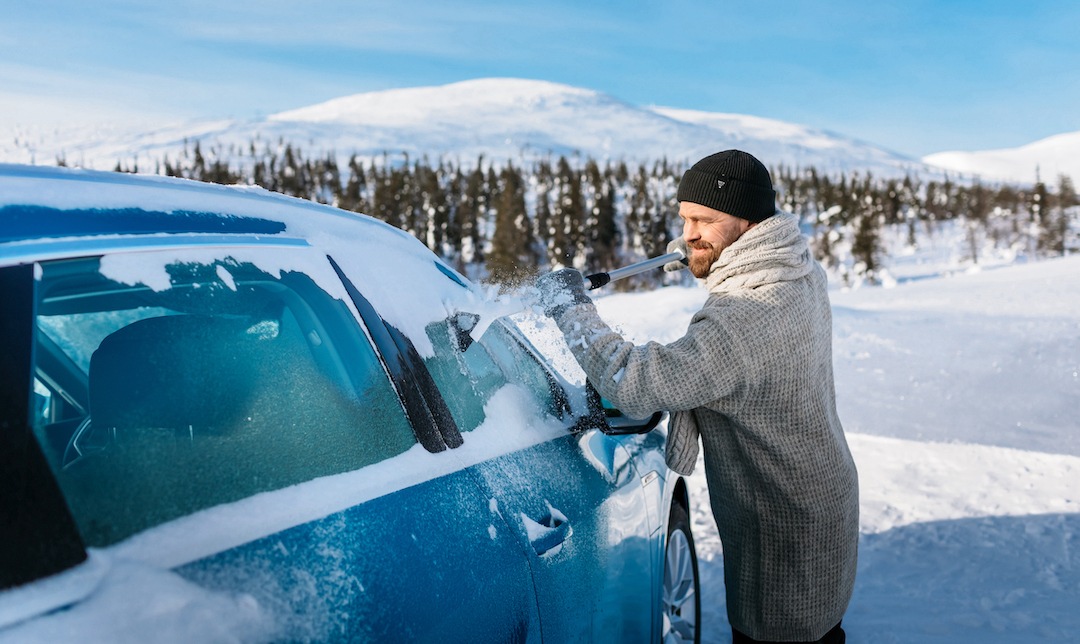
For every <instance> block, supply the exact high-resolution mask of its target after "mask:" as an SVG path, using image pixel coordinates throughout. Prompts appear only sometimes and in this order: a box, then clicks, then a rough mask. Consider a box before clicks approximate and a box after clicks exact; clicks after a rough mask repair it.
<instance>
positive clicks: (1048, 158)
mask: <svg viewBox="0 0 1080 644" xmlns="http://www.w3.org/2000/svg"><path fill="white" fill-rule="evenodd" d="M923 161H924V162H925V163H928V164H931V165H935V166H939V167H942V168H947V169H950V170H955V171H957V172H962V173H966V174H977V175H979V176H982V177H985V178H986V179H990V180H1004V181H1017V182H1023V183H1034V182H1035V178H1036V173H1037V174H1038V176H1039V177H1040V178H1041V179H1042V180H1043V181H1045V182H1046V183H1048V184H1050V185H1057V181H1058V175H1060V174H1065V175H1068V176H1069V177H1071V178H1072V180H1073V182H1074V183H1075V182H1077V181H1080V131H1077V132H1068V133H1066V134H1058V135H1056V136H1051V137H1047V138H1045V139H1041V140H1039V141H1035V142H1034V143H1030V144H1028V145H1024V146H1021V147H1018V148H1007V149H1002V150H983V151H981V152H939V153H937V154H931V155H929V156H926V157H923Z"/></svg>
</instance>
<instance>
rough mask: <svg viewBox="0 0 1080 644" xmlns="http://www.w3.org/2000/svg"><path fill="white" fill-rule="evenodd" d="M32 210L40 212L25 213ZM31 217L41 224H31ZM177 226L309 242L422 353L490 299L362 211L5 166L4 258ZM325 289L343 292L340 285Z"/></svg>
mask: <svg viewBox="0 0 1080 644" xmlns="http://www.w3.org/2000/svg"><path fill="white" fill-rule="evenodd" d="M28 209H30V210H35V212H33V213H31V215H34V216H36V217H38V218H37V219H34V216H28V215H27V210H28ZM19 213H21V214H22V217H21V219H19V217H18V215H19ZM17 219H19V220H18V221H16V220H17ZM31 219H34V221H36V223H33V224H30V223H27V222H28V221H29V220H31ZM176 233H184V234H185V235H188V236H189V237H191V238H192V239H195V238H197V237H198V235H200V234H210V233H213V234H214V235H215V236H216V237H218V238H221V237H222V236H225V237H227V236H228V235H237V236H240V235H243V236H245V237H247V238H251V237H253V236H255V237H258V238H260V239H265V240H267V241H268V242H270V244H269V245H273V241H274V240H275V238H281V240H282V241H284V240H287V239H293V240H296V239H302V240H306V242H307V243H308V244H309V245H311V246H313V247H315V248H317V249H319V250H320V251H322V252H323V253H325V254H329V255H330V256H332V257H333V258H334V260H335V261H336V262H337V263H338V264H339V265H340V266H341V268H342V269H343V270H344V272H345V273H346V275H349V276H351V277H352V278H353V279H357V280H364V283H358V284H356V286H357V288H359V289H360V290H361V292H362V293H363V294H364V296H365V297H367V298H368V299H369V300H370V301H371V303H372V305H373V306H375V308H376V310H378V311H379V312H380V314H381V315H382V316H383V318H384V319H386V321H387V322H389V323H390V324H392V325H394V326H395V327H397V328H398V329H400V330H402V331H403V332H405V333H406V335H408V336H409V337H410V338H411V339H412V340H413V342H414V343H415V344H416V348H417V350H418V351H419V352H420V354H421V355H423V356H429V355H432V354H433V348H432V347H431V345H430V342H429V340H428V338H427V336H426V333H425V331H424V329H425V328H426V326H427V325H428V324H430V323H431V322H435V321H439V320H443V319H446V318H447V317H449V316H450V315H452V314H454V313H456V312H460V311H469V312H472V313H478V314H480V315H481V316H486V313H487V312H488V311H487V309H489V308H490V306H491V303H489V302H487V301H486V300H485V298H484V296H483V294H482V292H481V290H480V289H479V288H478V287H476V286H475V285H472V284H471V283H469V282H468V281H467V280H466V279H465V278H464V277H462V276H460V275H458V274H457V273H456V272H455V271H453V270H452V269H451V268H450V267H448V266H446V264H445V263H443V262H442V261H441V260H439V259H438V258H437V257H436V256H435V255H434V254H433V253H432V252H431V251H429V250H428V249H427V247H425V246H424V245H423V244H421V243H420V241H419V240H417V239H416V238H415V237H413V236H412V235H410V234H408V233H406V232H404V231H401V230H399V229H397V228H394V227H392V226H390V225H388V224H386V223H384V222H381V221H378V220H376V219H374V218H372V217H368V216H366V215H360V214H356V213H350V212H346V211H343V210H340V209H337V208H333V207H330V206H326V205H321V204H316V203H314V202H310V201H306V200H302V199H297V198H294V197H288V196H285V195H281V194H277V193H272V192H269V191H267V190H264V189H262V188H258V187H250V186H222V185H215V184H208V183H202V182H197V181H190V180H186V179H176V178H170V177H160V176H156V175H131V174H123V173H117V172H101V171H91V170H77V169H69V168H52V167H37V166H18V165H4V164H0V265H3V264H10V263H18V262H16V261H12V260H10V259H9V258H7V257H5V249H7V251H8V252H9V254H14V252H15V251H16V250H17V249H18V248H20V247H22V248H23V249H24V250H25V248H26V247H27V245H28V244H29V243H31V242H33V243H34V244H37V245H38V247H41V246H42V244H44V245H48V244H51V243H56V242H59V241H60V240H70V239H72V238H76V239H89V240H92V241H98V240H103V238H104V237H112V238H116V237H123V238H125V239H126V238H132V237H142V238H148V239H149V238H151V237H153V238H155V241H157V242H159V243H160V241H161V240H160V238H161V237H162V236H163V235H164V236H165V237H168V235H169V234H176ZM102 246H103V247H108V244H107V243H105V242H104V241H102ZM99 252H100V251H99ZM31 258H32V259H33V256H31ZM19 261H26V260H25V258H23V259H22V260H19ZM260 266H261V267H262V268H264V269H265V268H266V267H265V266H262V265H260ZM294 268H295V265H294V264H289V265H288V266H286V265H283V266H281V267H278V270H279V271H280V270H289V269H294ZM132 270H133V271H137V266H133V267H132ZM327 290H328V292H331V293H336V292H339V291H340V285H339V286H338V287H337V288H328V289H327ZM493 315H496V316H497V314H493ZM486 317H490V316H486Z"/></svg>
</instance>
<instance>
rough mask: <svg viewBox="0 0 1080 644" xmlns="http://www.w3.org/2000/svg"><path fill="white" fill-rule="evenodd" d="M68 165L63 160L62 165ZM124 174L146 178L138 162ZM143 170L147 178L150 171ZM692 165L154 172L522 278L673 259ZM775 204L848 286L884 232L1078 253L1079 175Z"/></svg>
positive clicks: (815, 186)
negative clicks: (270, 196)
mask: <svg viewBox="0 0 1080 644" xmlns="http://www.w3.org/2000/svg"><path fill="white" fill-rule="evenodd" d="M60 163H61V164H63V162H62V161H61V162H60ZM115 170H117V171H120V172H138V171H140V168H139V167H138V166H137V165H136V164H131V165H125V164H122V163H118V164H117V166H116V168H115ZM141 170H143V171H145V170H146V168H145V167H144V168H142V169H141ZM684 170H685V166H683V165H682V164H678V163H669V162H668V161H667V160H664V159H661V160H658V161H656V162H653V163H650V164H635V165H632V166H631V165H629V164H627V163H625V162H621V161H616V162H604V163H602V164H601V162H598V161H596V160H594V159H591V158H586V159H581V158H577V157H575V158H572V159H567V158H566V157H559V158H558V159H540V160H536V161H531V162H527V163H526V162H518V163H517V164H515V163H513V162H502V163H496V162H491V161H488V160H486V159H484V158H483V157H480V158H478V159H475V160H470V161H469V162H466V163H461V162H458V161H452V160H449V159H447V158H440V159H438V160H437V161H434V162H432V161H430V160H429V159H428V158H426V157H425V158H421V159H410V158H408V157H407V156H394V157H392V156H390V155H384V156H382V157H377V158H369V159H366V160H364V159H361V158H359V157H357V156H352V157H350V158H348V160H347V161H345V162H339V157H338V156H337V155H335V154H333V153H326V154H320V155H313V156H307V155H305V154H304V153H303V152H302V151H301V150H300V149H299V148H298V147H295V146H293V145H292V144H289V143H286V142H279V144H278V145H275V146H269V145H265V144H264V145H263V146H262V147H259V146H257V145H256V143H255V142H252V143H251V144H250V145H248V146H247V147H246V149H237V148H236V147H230V148H219V147H212V148H210V149H206V150H204V149H203V147H202V145H201V144H200V143H199V142H195V143H194V144H191V145H185V146H184V149H183V151H182V152H180V153H178V155H177V156H176V157H175V158H168V157H165V158H163V159H161V160H159V161H157V162H155V163H154V168H153V171H154V172H155V173H156V174H163V175H167V176H174V177H183V178H188V179H196V180H200V181H209V182H214V183H222V184H247V185H258V186H261V187H263V188H266V189H268V190H272V191H275V192H280V193H284V194H287V195H291V196H295V197H300V198H303V199H309V200H312V201H316V202H319V203H324V204H331V205H334V206H337V207H339V208H342V209H345V210H350V211H354V212H360V213H365V214H367V215H371V216H373V217H375V218H378V219H381V220H382V221H385V222H387V223H389V224H390V225H392V226H396V227H398V228H401V229H403V230H406V231H408V232H409V233H411V234H412V235H414V236H415V237H417V238H418V239H419V240H421V241H422V242H423V243H425V244H426V245H427V246H428V248H430V249H431V250H433V251H434V252H435V253H437V254H438V255H440V256H441V257H443V258H444V259H445V260H446V261H447V262H449V263H450V264H452V265H454V266H455V267H456V268H457V269H458V270H460V271H461V272H462V273H464V274H466V275H468V276H469V277H471V278H473V279H476V280H480V281H489V282H500V283H516V282H518V281H520V280H523V279H529V278H531V277H533V276H535V275H536V274H538V273H540V272H543V271H547V270H550V269H551V268H553V267H555V266H571V267H574V268H578V269H580V270H582V271H583V272H585V273H591V272H598V271H603V270H610V269H612V268H616V267H618V266H621V265H625V264H628V263H631V262H634V261H639V260H641V259H644V258H646V257H653V256H655V255H658V254H661V253H663V252H665V250H666V247H667V243H668V242H669V241H670V240H671V239H672V238H674V237H675V236H678V235H679V234H680V230H681V222H680V220H679V218H678V216H677V212H678V203H677V200H676V198H675V195H676V190H677V188H678V183H679V179H680V177H681V176H682V173H683V171H684ZM771 172H772V175H773V182H774V186H775V188H776V191H777V205H778V206H779V207H780V208H782V209H784V210H787V211H789V212H792V213H794V214H796V215H798V216H799V218H800V221H801V222H802V226H803V228H804V231H805V232H806V233H807V235H808V236H809V237H810V240H811V247H812V248H813V251H814V254H815V256H816V257H817V259H818V260H819V261H821V262H822V263H823V264H825V265H826V267H827V268H829V269H831V270H832V271H833V272H834V273H836V274H838V275H839V276H841V278H842V279H844V280H846V281H849V282H850V281H854V280H863V281H871V282H873V281H876V280H877V279H878V278H879V276H880V274H881V271H882V269H883V267H884V266H885V265H886V262H887V258H886V257H884V252H885V248H884V245H883V234H884V231H885V230H886V229H889V228H891V229H892V230H901V231H906V235H907V241H908V244H909V245H910V246H912V247H915V246H917V244H918V243H919V239H920V233H922V234H929V235H933V234H934V233H935V230H937V229H938V228H939V227H941V226H942V225H943V224H944V222H949V221H957V222H959V223H960V224H962V226H963V229H964V231H965V232H964V239H965V242H964V243H965V248H964V249H961V252H962V253H963V254H964V255H965V256H966V257H967V259H969V260H970V261H972V262H976V263H977V262H979V261H980V257H981V255H982V253H983V252H985V250H986V249H987V248H997V249H1012V250H1014V251H1015V252H1017V253H1019V254H1024V255H1027V256H1029V257H1043V256H1053V255H1061V254H1065V253H1066V252H1068V251H1069V250H1078V249H1077V248H1076V247H1075V246H1076V244H1077V240H1076V239H1075V231H1073V230H1072V228H1070V225H1071V223H1070V222H1071V218H1075V217H1076V213H1077V210H1078V209H1077V208H1075V207H1076V206H1077V205H1078V204H1080V201H1078V198H1077V194H1076V191H1075V189H1074V187H1073V184H1072V182H1071V180H1070V179H1069V178H1068V177H1066V176H1061V177H1059V178H1058V180H1057V183H1056V185H1055V186H1053V188H1051V187H1050V186H1048V185H1047V184H1045V183H1043V182H1042V181H1039V182H1037V183H1036V184H1035V185H1034V186H1016V185H1008V184H992V185H991V184H984V183H980V182H978V181H974V182H971V181H959V180H952V179H949V178H947V177H946V178H944V179H930V180H923V179H920V178H919V177H918V176H914V175H910V174H909V175H907V176H905V177H904V178H902V179H899V178H884V177H874V176H872V175H871V174H869V173H832V174H830V173H825V172H819V171H818V170H816V169H815V168H791V167H786V166H779V167H774V168H772V169H771ZM680 279H682V280H687V279H689V278H688V277H687V276H685V275H665V274H663V272H662V271H657V272H655V273H651V274H643V275H639V276H634V277H633V278H630V279H628V280H626V281H624V282H618V283H616V287H617V288H621V289H634V288H638V287H642V286H649V287H652V286H655V285H657V284H658V283H660V282H662V281H664V280H668V281H672V280H680Z"/></svg>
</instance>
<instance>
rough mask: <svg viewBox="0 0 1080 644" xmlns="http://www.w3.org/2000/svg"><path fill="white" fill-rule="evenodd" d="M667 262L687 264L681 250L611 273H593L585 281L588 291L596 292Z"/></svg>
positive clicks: (687, 261)
mask: <svg viewBox="0 0 1080 644" xmlns="http://www.w3.org/2000/svg"><path fill="white" fill-rule="evenodd" d="M669 262H682V263H683V264H688V263H689V260H687V259H686V254H685V253H683V252H682V251H681V250H676V251H673V252H670V253H668V254H666V255H660V256H659V257H653V258H652V259H646V260H644V261H641V262H638V263H636V264H630V265H629V266H623V267H622V268H616V269H615V270H613V271H608V272H606V273H593V274H592V275H586V276H585V279H587V280H588V281H589V290H590V291H592V290H596V289H598V288H600V287H601V286H604V285H605V284H608V283H610V282H614V281H615V280H621V279H623V278H624V277H630V276H631V275H637V274H638V273H644V272H645V271H648V270H652V269H654V268H659V267H661V266H663V265H664V264H667V263H669Z"/></svg>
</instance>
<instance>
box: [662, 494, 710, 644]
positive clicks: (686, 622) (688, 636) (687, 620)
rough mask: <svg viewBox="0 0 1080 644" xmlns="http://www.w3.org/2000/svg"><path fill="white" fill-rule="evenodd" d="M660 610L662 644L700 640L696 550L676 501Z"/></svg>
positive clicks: (687, 521)
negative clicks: (661, 615) (661, 617)
mask: <svg viewBox="0 0 1080 644" xmlns="http://www.w3.org/2000/svg"><path fill="white" fill-rule="evenodd" d="M660 592H661V598H660V604H661V609H662V611H663V624H662V626H661V632H660V641H661V642H663V643H664V644H677V643H689V642H693V644H700V642H701V592H700V584H699V577H698V561H697V552H696V551H695V550H694V537H693V535H692V534H691V533H690V516H689V514H688V513H687V511H686V508H684V507H682V505H680V504H679V503H678V502H675V503H673V504H672V506H671V516H670V518H669V519H668V533H667V541H666V542H665V544H664V580H663V586H662V588H661V591H660Z"/></svg>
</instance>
